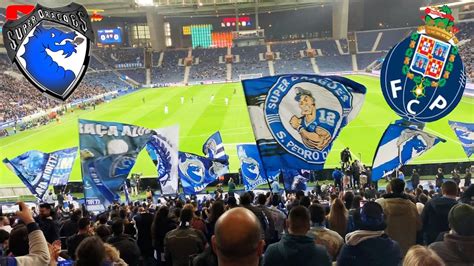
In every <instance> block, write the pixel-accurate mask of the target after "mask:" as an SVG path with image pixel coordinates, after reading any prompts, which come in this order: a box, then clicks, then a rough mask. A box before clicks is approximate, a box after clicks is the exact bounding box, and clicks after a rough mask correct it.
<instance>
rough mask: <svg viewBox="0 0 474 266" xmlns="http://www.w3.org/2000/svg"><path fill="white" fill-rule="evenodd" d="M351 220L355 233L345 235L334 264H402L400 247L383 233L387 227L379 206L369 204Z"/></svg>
mask: <svg viewBox="0 0 474 266" xmlns="http://www.w3.org/2000/svg"><path fill="white" fill-rule="evenodd" d="M354 219H357V220H358V222H357V223H356V225H357V228H356V229H357V230H356V231H354V232H351V233H348V234H347V235H346V243H345V244H344V246H343V247H342V249H341V252H340V253H339V257H338V259H337V265H352V266H357V265H361V266H362V265H364V266H365V265H371V266H376V265H383V266H391V265H393V266H396V265H399V264H400V262H401V261H402V258H403V256H402V253H401V249H400V246H399V245H398V243H397V242H396V241H394V240H392V239H391V238H390V237H389V236H388V235H387V234H385V232H384V230H385V228H386V227H387V225H386V224H385V217H384V212H383V209H382V207H381V206H380V205H379V204H378V203H376V202H372V201H369V202H367V203H366V204H364V206H363V207H362V208H361V209H360V213H359V215H355V217H354Z"/></svg>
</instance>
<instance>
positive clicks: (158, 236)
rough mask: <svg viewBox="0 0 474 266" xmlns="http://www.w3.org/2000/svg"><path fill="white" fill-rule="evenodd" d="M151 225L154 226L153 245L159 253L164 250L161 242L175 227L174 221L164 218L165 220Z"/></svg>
mask: <svg viewBox="0 0 474 266" xmlns="http://www.w3.org/2000/svg"><path fill="white" fill-rule="evenodd" d="M153 226H154V227H155V228H154V230H153V236H152V239H153V247H154V248H155V250H157V251H159V252H160V253H161V252H163V251H164V244H163V242H164V239H165V236H166V234H167V233H168V232H169V231H171V230H173V229H176V222H175V221H173V220H172V219H170V218H166V221H164V222H158V223H156V224H153Z"/></svg>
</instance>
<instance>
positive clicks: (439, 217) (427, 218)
mask: <svg viewBox="0 0 474 266" xmlns="http://www.w3.org/2000/svg"><path fill="white" fill-rule="evenodd" d="M456 204H457V201H456V200H455V199H451V198H447V197H438V198H434V199H432V200H430V201H428V202H427V203H426V204H425V207H424V208H423V212H422V213H421V219H422V221H423V238H424V240H425V244H427V245H429V244H431V243H433V242H434V241H435V240H436V237H437V236H438V235H439V233H441V232H446V231H449V223H448V213H449V211H450V210H451V208H452V207H453V206H454V205H456Z"/></svg>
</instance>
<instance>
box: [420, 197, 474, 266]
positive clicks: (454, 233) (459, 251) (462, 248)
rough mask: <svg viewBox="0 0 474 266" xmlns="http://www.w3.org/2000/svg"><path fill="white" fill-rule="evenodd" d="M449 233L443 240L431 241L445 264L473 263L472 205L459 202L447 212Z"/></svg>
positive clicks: (473, 212) (462, 264)
mask: <svg viewBox="0 0 474 266" xmlns="http://www.w3.org/2000/svg"><path fill="white" fill-rule="evenodd" d="M448 221H449V228H451V230H450V231H449V233H446V234H445V235H444V239H443V241H440V242H434V243H432V244H431V245H430V246H429V248H430V249H432V250H434V252H436V253H437V254H438V255H439V256H440V257H441V258H442V259H443V261H444V262H445V263H446V265H459V266H464V265H466V266H467V265H470V266H472V265H474V207H472V206H470V205H468V204H463V203H459V204H457V205H454V206H453V208H452V209H451V210H450V211H449V214H448Z"/></svg>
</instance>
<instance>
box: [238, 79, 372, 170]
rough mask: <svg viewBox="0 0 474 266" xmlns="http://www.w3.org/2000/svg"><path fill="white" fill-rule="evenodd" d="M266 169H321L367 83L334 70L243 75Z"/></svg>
mask: <svg viewBox="0 0 474 266" xmlns="http://www.w3.org/2000/svg"><path fill="white" fill-rule="evenodd" d="M242 85H243V87H244V92H245V99H246V101H247V108H248V112H249V115H250V120H251V122H252V128H253V131H254V135H255V139H256V141H257V145H258V148H259V151H260V156H261V158H262V163H263V165H264V166H265V168H266V169H275V170H276V169H280V168H289V169H309V170H321V169H323V167H324V163H325V162H326V158H327V156H328V154H329V152H330V151H331V147H332V143H333V141H334V140H335V139H336V137H337V136H338V135H339V133H340V132H341V130H342V129H343V128H344V127H345V126H346V125H347V124H348V123H349V122H350V121H351V120H353V119H354V118H355V117H356V116H357V114H358V113H359V111H360V109H361V108H362V104H363V102H364V99H365V92H366V88H365V87H364V86H363V85H361V84H359V83H357V82H354V81H352V80H349V79H346V78H343V77H338V76H319V75H297V74H294V75H281V76H272V77H263V78H258V79H248V80H244V81H242Z"/></svg>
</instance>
